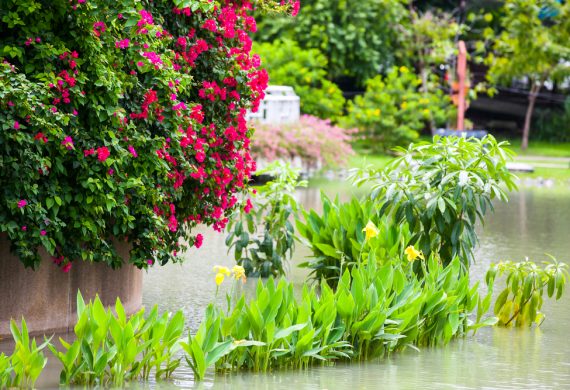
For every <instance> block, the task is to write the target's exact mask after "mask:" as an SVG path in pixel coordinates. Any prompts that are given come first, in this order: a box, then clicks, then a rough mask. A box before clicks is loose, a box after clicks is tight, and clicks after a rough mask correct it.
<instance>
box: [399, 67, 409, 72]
mask: <svg viewBox="0 0 570 390" xmlns="http://www.w3.org/2000/svg"><path fill="white" fill-rule="evenodd" d="M400 73H408V68H406V67H405V66H400Z"/></svg>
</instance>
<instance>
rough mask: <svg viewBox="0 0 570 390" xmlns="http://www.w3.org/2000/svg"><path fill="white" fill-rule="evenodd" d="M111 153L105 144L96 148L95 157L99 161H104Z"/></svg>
mask: <svg viewBox="0 0 570 390" xmlns="http://www.w3.org/2000/svg"><path fill="white" fill-rule="evenodd" d="M110 155H111V153H110V152H109V149H107V147H106V146H101V147H99V148H97V159H98V160H99V161H101V162H105V160H107V158H108V157H109V156H110Z"/></svg>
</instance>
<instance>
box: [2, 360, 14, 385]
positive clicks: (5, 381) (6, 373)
mask: <svg viewBox="0 0 570 390" xmlns="http://www.w3.org/2000/svg"><path fill="white" fill-rule="evenodd" d="M13 370H14V369H13V368H12V364H11V363H10V356H6V355H5V354H4V353H0V388H2V389H4V388H10V387H15V384H13V383H12V382H13V379H12V371H13Z"/></svg>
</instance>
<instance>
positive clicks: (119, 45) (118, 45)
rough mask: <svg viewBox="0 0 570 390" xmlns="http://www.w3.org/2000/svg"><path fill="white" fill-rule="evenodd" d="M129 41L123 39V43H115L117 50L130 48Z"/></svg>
mask: <svg viewBox="0 0 570 390" xmlns="http://www.w3.org/2000/svg"><path fill="white" fill-rule="evenodd" d="M129 42H130V41H129V39H123V40H121V41H117V42H115V47H116V48H117V49H126V48H127V47H129Z"/></svg>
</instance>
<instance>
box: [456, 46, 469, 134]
mask: <svg viewBox="0 0 570 390" xmlns="http://www.w3.org/2000/svg"><path fill="white" fill-rule="evenodd" d="M458 45H459V55H458V57H457V78H458V79H459V91H457V93H458V95H457V130H458V131H463V130H465V125H464V122H465V74H466V71H467V49H466V48H465V42H463V41H459V44H458Z"/></svg>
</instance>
